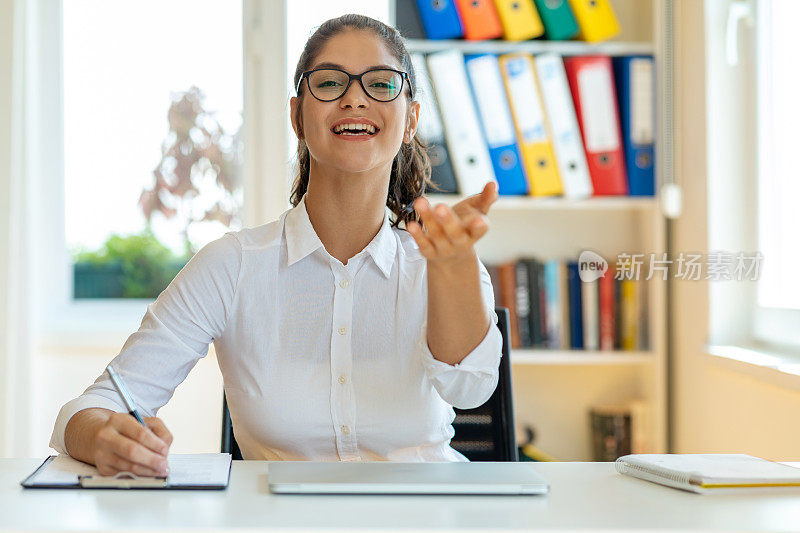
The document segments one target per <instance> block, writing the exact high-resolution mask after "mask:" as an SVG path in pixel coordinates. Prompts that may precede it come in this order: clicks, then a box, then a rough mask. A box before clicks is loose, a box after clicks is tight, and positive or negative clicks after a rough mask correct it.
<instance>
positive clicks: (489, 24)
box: [456, 0, 503, 41]
mask: <svg viewBox="0 0 800 533" xmlns="http://www.w3.org/2000/svg"><path fill="white" fill-rule="evenodd" d="M456 6H457V7H458V12H459V13H460V14H461V24H462V25H463V26H464V38H465V39H468V40H470V41H482V40H484V39H497V38H499V37H502V36H503V26H502V25H501V24H500V18H499V17H498V16H497V10H496V9H495V8H494V3H493V2H492V0H456Z"/></svg>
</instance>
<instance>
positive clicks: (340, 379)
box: [339, 376, 347, 385]
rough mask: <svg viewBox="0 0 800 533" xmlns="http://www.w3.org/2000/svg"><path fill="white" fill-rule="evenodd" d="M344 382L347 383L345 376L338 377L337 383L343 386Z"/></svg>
mask: <svg viewBox="0 0 800 533" xmlns="http://www.w3.org/2000/svg"><path fill="white" fill-rule="evenodd" d="M346 381H347V378H346V377H345V376H339V383H341V384H342V385H344V384H345V382H346Z"/></svg>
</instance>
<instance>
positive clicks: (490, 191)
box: [478, 181, 498, 215]
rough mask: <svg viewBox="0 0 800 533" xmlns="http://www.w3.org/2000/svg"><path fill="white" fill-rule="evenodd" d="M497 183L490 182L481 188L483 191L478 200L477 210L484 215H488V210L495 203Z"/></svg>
mask: <svg viewBox="0 0 800 533" xmlns="http://www.w3.org/2000/svg"><path fill="white" fill-rule="evenodd" d="M497 191H498V188H497V183H495V182H493V181H490V182H489V183H487V184H486V185H485V186H484V187H483V191H481V194H480V196H479V198H478V209H479V210H480V211H481V213H483V214H484V215H488V214H489V208H490V207H491V206H492V204H493V203H495V202H496V201H497V198H498V194H497Z"/></svg>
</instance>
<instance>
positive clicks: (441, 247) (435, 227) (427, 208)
mask: <svg viewBox="0 0 800 533" xmlns="http://www.w3.org/2000/svg"><path fill="white" fill-rule="evenodd" d="M414 209H415V210H416V211H417V213H419V216H420V218H421V219H422V223H423V225H424V226H425V231H426V232H427V235H428V238H429V240H430V242H431V243H432V244H433V246H434V248H435V249H436V252H437V253H443V254H448V253H451V252H452V247H453V245H452V243H450V242H448V240H447V235H446V234H445V230H444V228H443V227H442V226H441V224H440V223H439V221H438V220H437V217H436V215H434V213H433V209H431V205H430V203H428V200H427V199H425V198H417V200H416V201H415V202H414Z"/></svg>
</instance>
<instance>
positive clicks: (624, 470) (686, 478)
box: [614, 458, 696, 485]
mask: <svg viewBox="0 0 800 533" xmlns="http://www.w3.org/2000/svg"><path fill="white" fill-rule="evenodd" d="M614 467H615V468H616V469H617V472H619V473H620V474H628V475H631V476H635V477H643V476H641V475H637V474H641V473H643V474H649V475H650V476H653V475H655V476H660V477H662V478H664V479H668V480H670V481H674V482H675V483H680V484H683V485H691V484H696V482H693V480H692V476H691V474H683V473H680V472H675V471H672V470H669V469H666V468H659V467H656V466H640V465H635V464H632V463H628V462H626V461H624V460H622V458H620V459H617V460H616V461H615V463H614Z"/></svg>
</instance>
